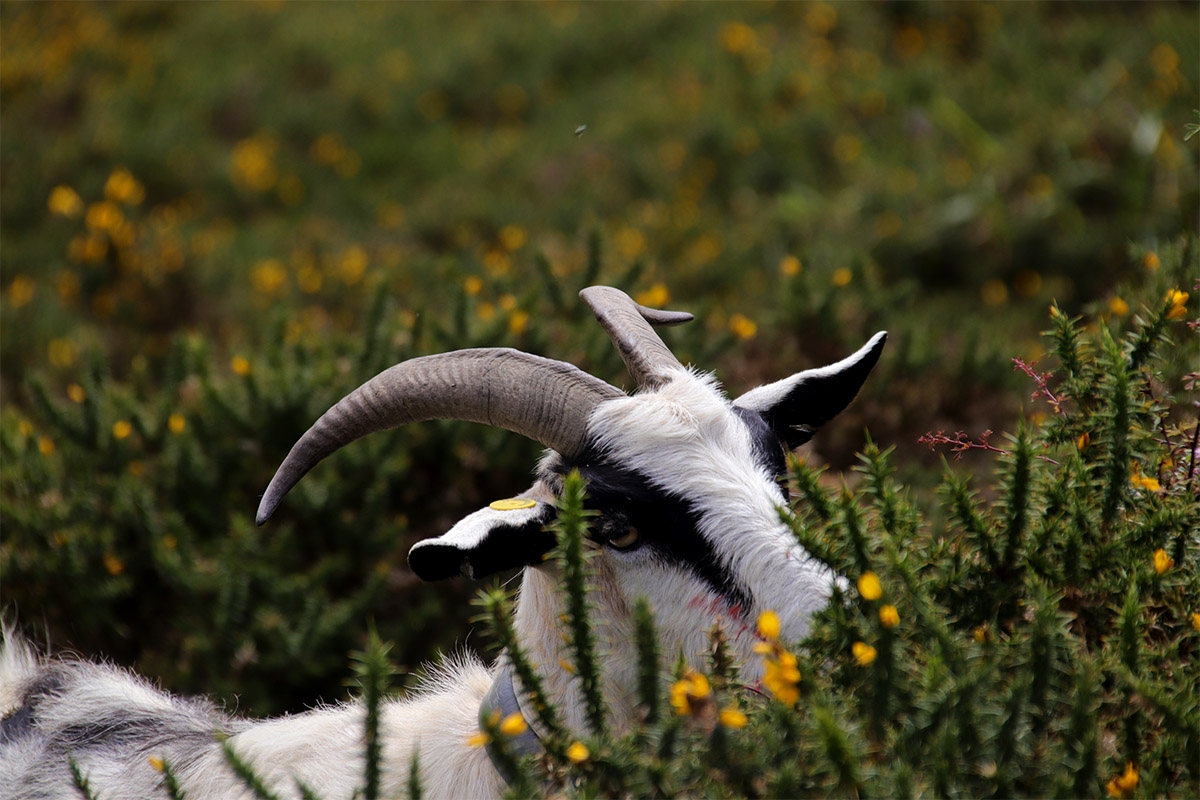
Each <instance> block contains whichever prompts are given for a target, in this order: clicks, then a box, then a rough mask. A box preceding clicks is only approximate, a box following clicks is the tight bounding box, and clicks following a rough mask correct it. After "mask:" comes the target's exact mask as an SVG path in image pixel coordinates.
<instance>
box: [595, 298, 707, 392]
mask: <svg viewBox="0 0 1200 800" xmlns="http://www.w3.org/2000/svg"><path fill="white" fill-rule="evenodd" d="M579 296H580V298H582V299H583V301H584V302H585V303H587V304H588V305H589V306H590V307H591V309H592V312H593V313H594V314H595V315H596V319H598V320H600V325H601V326H602V327H603V328H604V330H605V332H606V333H607V334H608V337H609V338H610V339H612V342H613V344H614V345H616V348H617V351H618V352H619V353H620V354H621V360H622V361H624V362H625V367H626V368H627V369H628V370H629V374H630V375H632V376H633V379H634V380H635V381H637V385H638V386H639V387H647V388H652V387H654V386H657V385H659V384H660V383H662V381H663V380H665V379H666V378H667V377H668V376H669V375H670V374H671V373H672V372H675V371H677V370H681V369H683V365H682V364H680V363H679V359H677V358H675V356H674V355H673V354H672V353H671V351H670V350H669V349H668V348H667V346H666V345H665V344H664V343H663V340H662V339H660V338H659V336H658V334H657V333H655V332H654V328H652V327H651V326H652V325H679V324H681V323H684V322H690V321H691V320H692V315H691V314H688V313H687V312H685V311H660V310H658V309H654V308H647V307H646V306H643V305H640V304H639V303H635V302H634V301H633V298H631V297H630V296H629V295H627V294H625V293H624V292H622V291H621V290H620V289H614V288H612V287H611V286H589V287H588V288H586V289H584V290H583V291H581V292H580V293H579Z"/></svg>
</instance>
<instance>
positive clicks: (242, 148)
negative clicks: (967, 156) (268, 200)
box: [229, 134, 279, 192]
mask: <svg viewBox="0 0 1200 800" xmlns="http://www.w3.org/2000/svg"><path fill="white" fill-rule="evenodd" d="M277 149H278V142H277V141H276V140H275V137H274V136H273V135H271V134H258V135H256V136H253V137H251V138H249V139H243V140H242V141H240V142H238V143H237V144H236V145H234V147H233V152H232V153H231V154H230V167H229V170H230V177H231V178H232V179H233V182H234V183H235V184H237V185H238V186H241V187H243V188H246V189H250V190H251V191H255V192H266V191H270V190H271V189H272V188H274V186H275V183H276V182H277V181H278V180H279V170H278V168H277V167H276V166H275V151H276V150H277Z"/></svg>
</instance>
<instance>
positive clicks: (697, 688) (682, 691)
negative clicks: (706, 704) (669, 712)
mask: <svg viewBox="0 0 1200 800" xmlns="http://www.w3.org/2000/svg"><path fill="white" fill-rule="evenodd" d="M710 694H712V686H710V685H709V683H708V678H706V677H704V676H703V675H701V674H700V673H699V672H696V671H695V670H694V669H689V670H688V671H687V672H685V673H683V677H682V678H680V679H679V680H677V681H675V683H674V684H672V685H671V707H672V708H674V709H675V713H676V714H681V715H691V714H695V713H696V711H697V710H698V709H699V708H700V706H701V704H702V702H703V701H704V700H705V698H707V697H708V696H709V695H710Z"/></svg>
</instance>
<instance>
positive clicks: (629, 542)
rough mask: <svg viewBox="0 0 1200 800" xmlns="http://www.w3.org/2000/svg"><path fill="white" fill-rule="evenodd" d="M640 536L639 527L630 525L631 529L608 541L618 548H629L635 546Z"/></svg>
mask: <svg viewBox="0 0 1200 800" xmlns="http://www.w3.org/2000/svg"><path fill="white" fill-rule="evenodd" d="M638 536H639V534H638V529H637V528H635V527H633V526H632V525H630V526H629V530H627V531H625V533H624V534H622V535H621V536H618V537H616V538H615V539H609V540H608V543H609V544H610V545H612V546H613V547H615V548H617V549H618V550H628V549H629V548H630V547H633V546H634V545H635V544H637V541H638Z"/></svg>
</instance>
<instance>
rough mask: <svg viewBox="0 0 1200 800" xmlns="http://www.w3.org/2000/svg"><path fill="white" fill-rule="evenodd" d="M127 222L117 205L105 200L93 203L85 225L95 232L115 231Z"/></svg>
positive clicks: (85, 219)
mask: <svg viewBox="0 0 1200 800" xmlns="http://www.w3.org/2000/svg"><path fill="white" fill-rule="evenodd" d="M124 221H125V215H124V214H122V213H121V209H120V208H118V207H117V204H116V203H111V202H109V201H107V200H103V201H101V202H98V203H92V204H91V205H89V206H88V208H87V216H86V217H84V223H85V224H86V225H87V226H88V228H90V229H91V230H93V231H109V232H111V231H114V230H116V229H117V228H119V227H120V226H121V223H123V222H124Z"/></svg>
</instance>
